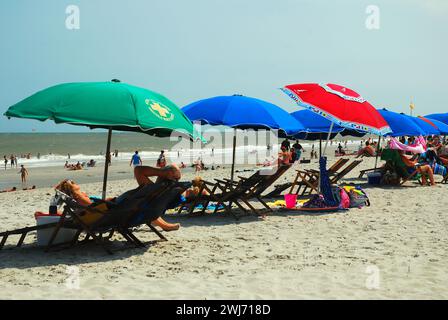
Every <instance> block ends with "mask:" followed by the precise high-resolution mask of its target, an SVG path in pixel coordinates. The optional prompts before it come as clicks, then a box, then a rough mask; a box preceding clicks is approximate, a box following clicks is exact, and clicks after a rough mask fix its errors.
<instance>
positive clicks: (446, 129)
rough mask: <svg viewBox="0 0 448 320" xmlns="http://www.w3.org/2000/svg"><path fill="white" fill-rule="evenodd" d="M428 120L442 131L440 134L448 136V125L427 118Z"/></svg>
mask: <svg viewBox="0 0 448 320" xmlns="http://www.w3.org/2000/svg"><path fill="white" fill-rule="evenodd" d="M425 118H426V119H428V120H430V121H431V122H432V123H433V124H434V125H435V126H436V127H437V129H438V130H439V131H440V134H442V135H447V134H448V124H445V123H443V122H442V121H439V120H436V119H430V118H427V117H425Z"/></svg>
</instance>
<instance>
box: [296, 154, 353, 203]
mask: <svg viewBox="0 0 448 320" xmlns="http://www.w3.org/2000/svg"><path fill="white" fill-rule="evenodd" d="M348 161H349V159H347V158H340V159H338V160H337V161H336V162H335V163H333V165H332V166H331V167H330V168H328V170H327V172H328V175H329V176H330V177H331V176H334V175H336V174H337V173H338V170H339V169H341V168H342V167H343V166H344V165H345V164H346V163H347V162H348ZM296 171H297V175H296V177H295V179H294V181H293V183H292V184H291V187H290V190H289V193H291V194H292V193H294V194H297V195H301V196H304V195H309V194H311V193H313V192H314V191H315V192H316V193H317V192H318V185H319V177H320V172H319V170H314V169H307V170H296ZM295 187H297V190H296V191H295V192H294V188H295Z"/></svg>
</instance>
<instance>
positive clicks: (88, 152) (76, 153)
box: [0, 132, 355, 167]
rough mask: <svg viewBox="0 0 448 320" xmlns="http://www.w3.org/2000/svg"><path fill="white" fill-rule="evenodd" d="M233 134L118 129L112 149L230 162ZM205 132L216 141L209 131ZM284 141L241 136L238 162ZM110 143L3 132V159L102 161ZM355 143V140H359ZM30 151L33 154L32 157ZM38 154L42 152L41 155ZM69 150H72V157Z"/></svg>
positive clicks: (85, 136)
mask: <svg viewBox="0 0 448 320" xmlns="http://www.w3.org/2000/svg"><path fill="white" fill-rule="evenodd" d="M232 135H233V133H232V132H230V135H229V133H227V135H226V136H223V137H222V139H221V137H219V136H218V138H216V137H214V140H216V141H215V143H210V144H207V145H203V144H201V143H199V142H196V143H193V142H191V141H187V140H185V139H184V140H182V144H179V140H177V141H171V140H170V138H158V137H152V136H149V135H145V134H139V133H123V132H114V133H113V134H112V140H111V151H112V152H113V151H114V150H118V157H117V158H113V161H129V160H130V158H131V156H132V154H133V153H134V151H135V150H139V154H140V155H141V157H142V159H145V160H154V161H155V160H156V159H157V157H158V156H159V153H160V150H162V149H163V150H166V156H167V158H168V160H169V161H175V162H178V163H180V162H181V161H183V162H185V163H186V164H188V163H192V162H193V161H195V160H196V159H198V158H201V159H203V160H204V163H211V162H215V163H217V164H220V162H225V163H229V162H231V158H232V146H233V144H232ZM204 136H205V137H206V138H208V139H209V141H212V140H211V139H210V138H209V137H208V136H207V135H204ZM239 138H240V137H239ZM220 139H221V140H220ZM349 139H355V138H349ZM218 140H220V141H218ZM341 140H342V138H341ZM280 141H281V140H278V141H277V140H274V141H272V142H270V144H271V145H272V148H271V150H270V151H267V148H266V142H263V143H259V142H256V141H252V142H248V141H247V140H244V139H243V138H241V139H239V140H237V148H236V159H237V162H238V161H239V162H241V163H243V162H244V161H245V160H244V157H247V156H248V155H249V156H250V155H257V156H258V158H257V161H261V162H262V161H264V160H265V159H268V158H272V157H274V156H275V155H276V154H277V152H278V144H277V143H280ZM217 142H219V143H217ZM106 143H107V133H105V132H89V133H0V160H1V165H3V161H2V159H3V155H6V157H7V158H8V159H9V156H10V155H11V154H14V155H16V156H17V157H18V159H19V164H25V165H26V166H28V167H39V166H45V167H48V166H61V165H63V164H64V163H65V161H67V160H68V161H69V162H70V163H76V162H77V161H80V162H84V161H89V160H90V159H94V160H96V161H97V162H98V163H101V162H104V154H105V151H106ZM352 143H355V141H353V142H352ZM301 144H302V145H303V147H304V148H305V149H307V148H308V149H309V148H310V147H311V145H312V144H314V145H315V148H316V150H317V148H318V142H315V141H314V142H311V141H301ZM350 144H351V143H350ZM212 149H213V150H212ZM27 154H30V158H29V159H28V158H27ZM38 154H40V156H39V159H38V157H37V156H38ZM68 154H70V160H69V159H68ZM246 161H247V159H246ZM8 167H9V165H8Z"/></svg>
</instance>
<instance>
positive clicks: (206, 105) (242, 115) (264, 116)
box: [182, 95, 306, 180]
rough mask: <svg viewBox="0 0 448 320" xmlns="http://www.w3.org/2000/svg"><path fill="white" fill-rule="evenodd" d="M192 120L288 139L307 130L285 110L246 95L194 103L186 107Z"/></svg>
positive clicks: (185, 111)
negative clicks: (274, 133) (268, 132)
mask: <svg viewBox="0 0 448 320" xmlns="http://www.w3.org/2000/svg"><path fill="white" fill-rule="evenodd" d="M182 111H183V112H184V114H185V115H186V116H187V117H188V118H189V119H190V120H191V121H200V122H201V124H209V125H213V126H216V125H223V126H228V127H232V128H234V129H254V130H258V129H273V130H279V133H280V134H282V135H286V136H292V135H294V134H296V133H298V132H303V131H306V128H305V127H304V125H303V124H302V123H300V122H299V121H297V120H296V119H295V118H294V117H292V116H291V115H290V114H289V113H288V112H286V111H285V110H283V109H282V108H280V107H278V106H276V105H274V104H272V103H269V102H266V101H263V100H260V99H256V98H251V97H246V96H242V95H233V96H218V97H212V98H208V99H203V100H199V101H196V102H193V103H191V104H189V105H187V106H185V107H183V108H182ZM235 144H236V135H234V137H233V163H232V173H231V179H232V180H233V171H234V165H235V147H236V146H235Z"/></svg>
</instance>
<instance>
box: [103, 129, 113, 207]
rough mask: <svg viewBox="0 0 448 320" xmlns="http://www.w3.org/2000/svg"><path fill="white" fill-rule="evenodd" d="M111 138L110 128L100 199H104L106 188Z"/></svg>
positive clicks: (110, 130)
mask: <svg viewBox="0 0 448 320" xmlns="http://www.w3.org/2000/svg"><path fill="white" fill-rule="evenodd" d="M111 138H112V128H109V131H108V133H107V148H106V162H105V164H104V179H103V196H102V199H103V200H105V199H106V186H107V172H108V171H109V161H108V160H109V159H110V158H109V157H110V140H111Z"/></svg>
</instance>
